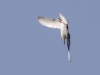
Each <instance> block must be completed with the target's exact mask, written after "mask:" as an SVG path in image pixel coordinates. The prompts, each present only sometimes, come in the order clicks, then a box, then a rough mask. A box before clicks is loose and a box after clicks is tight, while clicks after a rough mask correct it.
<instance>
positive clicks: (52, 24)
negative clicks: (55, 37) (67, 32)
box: [38, 16, 62, 29]
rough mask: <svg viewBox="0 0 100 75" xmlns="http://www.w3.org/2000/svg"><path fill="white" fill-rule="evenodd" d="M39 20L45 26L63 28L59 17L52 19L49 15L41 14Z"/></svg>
mask: <svg viewBox="0 0 100 75" xmlns="http://www.w3.org/2000/svg"><path fill="white" fill-rule="evenodd" d="M38 21H39V22H40V23H41V24H42V25H44V26H47V27H50V28H58V29H61V25H62V23H60V22H59V19H50V18H47V17H42V16H39V17H38Z"/></svg>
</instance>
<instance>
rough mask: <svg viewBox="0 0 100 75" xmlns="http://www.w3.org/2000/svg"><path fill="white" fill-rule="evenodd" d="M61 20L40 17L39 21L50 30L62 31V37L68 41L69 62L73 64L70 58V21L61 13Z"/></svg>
mask: <svg viewBox="0 0 100 75" xmlns="http://www.w3.org/2000/svg"><path fill="white" fill-rule="evenodd" d="M59 16H60V18H54V19H51V18H47V17H44V16H39V17H38V21H39V23H40V24H42V25H43V26H46V27H49V28H56V29H60V31H61V37H62V39H63V41H64V45H65V41H67V47H68V60H69V62H70V63H71V56H70V33H69V27H68V24H69V22H68V20H67V19H66V18H65V17H64V16H63V15H62V14H61V13H59Z"/></svg>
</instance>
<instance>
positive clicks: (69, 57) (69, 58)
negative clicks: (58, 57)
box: [68, 50, 71, 63]
mask: <svg viewBox="0 0 100 75" xmlns="http://www.w3.org/2000/svg"><path fill="white" fill-rule="evenodd" d="M68 60H69V62H70V63H71V56H70V51H69V50H68Z"/></svg>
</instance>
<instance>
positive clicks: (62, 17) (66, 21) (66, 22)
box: [59, 13, 68, 24]
mask: <svg viewBox="0 0 100 75" xmlns="http://www.w3.org/2000/svg"><path fill="white" fill-rule="evenodd" d="M59 16H60V18H61V19H62V20H63V22H64V23H65V24H68V20H66V18H65V17H64V16H63V15H62V14H61V13H60V14H59Z"/></svg>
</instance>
